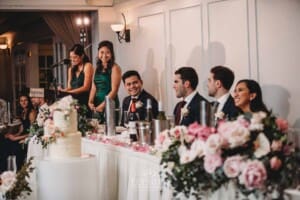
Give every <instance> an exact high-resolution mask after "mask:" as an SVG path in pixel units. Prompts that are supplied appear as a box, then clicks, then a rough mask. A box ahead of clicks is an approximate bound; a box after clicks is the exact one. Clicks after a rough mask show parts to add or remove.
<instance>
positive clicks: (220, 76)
mask: <svg viewBox="0 0 300 200" xmlns="http://www.w3.org/2000/svg"><path fill="white" fill-rule="evenodd" d="M233 81H234V73H233V71H232V70H231V69H229V68H227V67H224V66H215V67H213V68H212V69H211V70H210V74H209V77H208V82H207V88H208V95H209V96H211V97H214V98H215V99H216V101H217V103H215V105H213V106H215V111H216V113H221V112H222V113H223V114H224V116H223V118H228V119H233V118H236V117H237V116H238V114H239V113H238V109H237V108H236V107H235V105H234V101H233V98H232V96H231V95H230V92H229V90H230V88H231V86H232V84H233ZM220 117H221V116H220Z"/></svg>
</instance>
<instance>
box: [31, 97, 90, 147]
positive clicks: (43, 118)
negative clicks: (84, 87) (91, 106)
mask: <svg viewBox="0 0 300 200" xmlns="http://www.w3.org/2000/svg"><path fill="white" fill-rule="evenodd" d="M73 109H75V110H76V111H77V113H78V130H79V131H80V132H81V134H82V136H85V133H86V131H89V130H93V129H94V127H93V126H92V125H91V124H90V123H88V120H87V117H86V115H87V107H86V106H85V105H79V104H78V102H77V100H75V99H73V98H72V96H71V95H69V96H66V97H64V98H62V99H60V100H59V101H57V102H55V103H54V104H52V105H51V106H47V105H45V106H42V107H41V108H40V110H39V114H38V116H37V120H36V121H35V122H34V123H33V124H32V125H31V127H30V130H29V137H28V138H27V139H26V142H27V143H28V142H29V141H30V140H31V138H34V139H35V140H36V141H37V142H41V144H42V146H43V148H46V147H47V145H49V144H51V143H52V142H55V141H56V138H57V137H63V136H64V133H63V132H61V131H60V130H58V129H57V128H56V127H54V123H53V113H54V111H63V113H64V116H65V117H66V118H68V117H69V115H70V112H71V111H72V110H73ZM45 127H46V128H45Z"/></svg>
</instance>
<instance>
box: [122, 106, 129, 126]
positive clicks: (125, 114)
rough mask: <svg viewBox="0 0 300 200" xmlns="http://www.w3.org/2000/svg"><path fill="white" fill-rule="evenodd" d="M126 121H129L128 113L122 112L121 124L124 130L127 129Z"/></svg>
mask: <svg viewBox="0 0 300 200" xmlns="http://www.w3.org/2000/svg"><path fill="white" fill-rule="evenodd" d="M128 121H129V119H128V111H127V110H124V111H123V123H124V126H125V127H126V128H128Z"/></svg>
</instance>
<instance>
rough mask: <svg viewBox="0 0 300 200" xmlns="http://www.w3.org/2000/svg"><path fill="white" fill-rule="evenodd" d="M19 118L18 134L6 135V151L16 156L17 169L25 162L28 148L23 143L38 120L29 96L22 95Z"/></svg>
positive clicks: (18, 109) (18, 110)
mask: <svg viewBox="0 0 300 200" xmlns="http://www.w3.org/2000/svg"><path fill="white" fill-rule="evenodd" d="M17 118H19V119H20V120H21V124H20V126H19V130H17V132H8V133H6V134H5V138H6V141H5V147H6V148H5V149H6V153H7V156H9V155H16V163H17V168H18V169H20V168H21V167H22V165H23V163H24V161H25V158H26V153H27V148H26V146H25V145H24V144H22V143H23V141H24V139H25V138H26V137H27V136H28V134H29V128H30V125H31V124H32V123H33V122H34V121H35V119H36V111H35V109H34V108H33V106H32V103H31V101H30V98H29V96H27V95H24V94H21V95H20V97H19V105H18V108H17Z"/></svg>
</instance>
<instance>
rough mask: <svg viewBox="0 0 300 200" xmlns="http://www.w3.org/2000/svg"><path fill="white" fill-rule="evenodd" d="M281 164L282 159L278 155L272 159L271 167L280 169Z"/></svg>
mask: <svg viewBox="0 0 300 200" xmlns="http://www.w3.org/2000/svg"><path fill="white" fill-rule="evenodd" d="M281 165H282V161H281V160H280V159H279V158H278V157H277V156H274V157H272V158H271V160H270V166H271V169H273V170H278V169H279V168H280V167H281Z"/></svg>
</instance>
